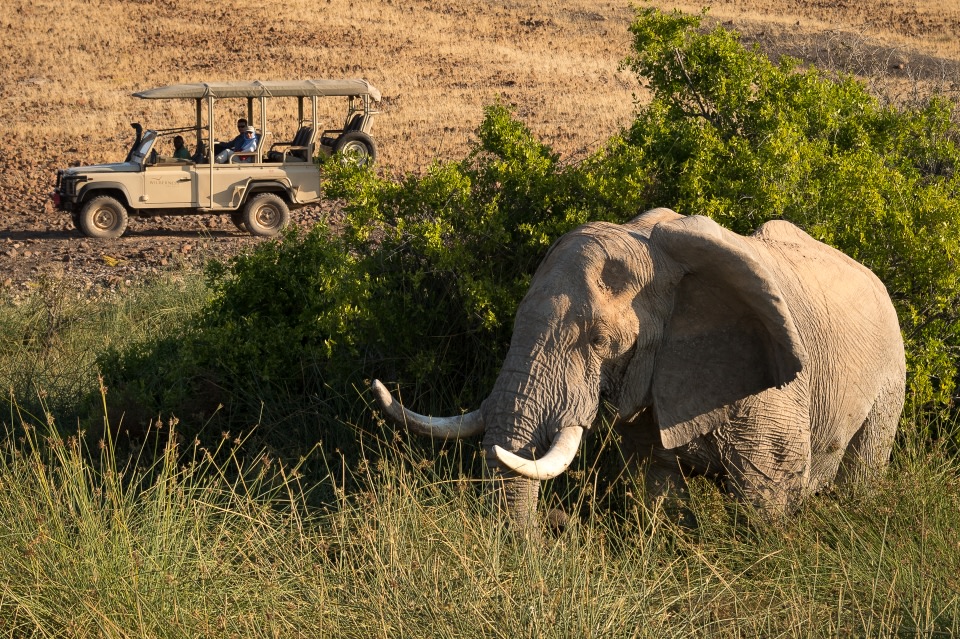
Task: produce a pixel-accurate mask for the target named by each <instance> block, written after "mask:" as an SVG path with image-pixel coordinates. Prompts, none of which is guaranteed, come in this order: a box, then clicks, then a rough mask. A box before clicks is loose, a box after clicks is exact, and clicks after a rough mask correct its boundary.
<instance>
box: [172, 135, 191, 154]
mask: <svg viewBox="0 0 960 639" xmlns="http://www.w3.org/2000/svg"><path fill="white" fill-rule="evenodd" d="M173 157H175V158H176V159H178V160H189V159H190V151H188V150H187V147H185V146H184V145H183V136H182V135H175V136H173Z"/></svg>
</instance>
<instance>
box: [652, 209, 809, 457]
mask: <svg viewBox="0 0 960 639" xmlns="http://www.w3.org/2000/svg"><path fill="white" fill-rule="evenodd" d="M650 243H651V246H652V247H656V249H659V251H660V252H661V253H662V254H663V255H665V256H666V258H667V259H671V260H673V261H675V262H676V263H677V264H679V265H680V267H681V271H682V272H683V276H682V277H681V279H680V281H679V283H678V284H677V288H676V297H675V301H674V305H673V312H672V314H671V315H670V317H669V319H668V321H667V322H666V326H665V327H664V336H663V341H662V344H661V348H660V350H659V352H658V354H657V357H656V362H655V368H654V374H653V403H654V410H655V412H656V416H657V421H658V422H659V425H660V435H661V439H662V441H663V445H664V446H665V447H666V448H675V447H677V446H681V445H683V444H686V443H688V442H690V441H691V440H692V439H694V438H695V437H697V436H699V435H702V434H704V433H706V432H709V431H710V430H712V429H714V428H716V426H717V425H718V424H719V423H720V421H721V420H722V419H723V412H722V410H720V409H722V408H723V407H725V406H729V405H731V404H732V403H733V402H736V401H737V400H740V399H743V398H745V397H748V396H750V395H753V394H755V393H758V392H760V391H762V390H765V389H768V388H775V387H776V388H779V387H782V386H783V385H784V384H787V383H789V382H790V381H792V380H793V379H794V378H795V377H796V376H797V374H798V373H799V372H800V370H801V368H802V367H803V365H804V362H805V361H806V352H805V350H804V348H803V345H802V344H801V342H800V337H799V335H798V333H797V329H796V327H795V326H794V322H793V317H792V315H791V313H790V309H789V308H788V306H787V303H786V300H785V299H784V295H783V292H782V291H781V288H780V285H779V284H778V282H777V281H776V279H774V277H773V274H772V272H771V270H770V269H769V268H768V267H767V265H766V264H765V263H764V259H763V257H762V256H761V254H760V253H759V252H758V251H757V249H756V247H755V245H754V244H753V243H752V242H751V240H748V239H747V238H744V237H742V236H740V235H737V234H735V233H732V232H731V231H728V230H726V229H724V228H722V227H721V226H719V225H718V224H717V223H716V222H714V221H712V220H710V219H709V218H706V217H699V216H696V217H685V218H681V219H678V220H673V221H667V222H663V223H661V224H658V225H657V226H656V227H654V229H653V231H652V233H651V236H650Z"/></svg>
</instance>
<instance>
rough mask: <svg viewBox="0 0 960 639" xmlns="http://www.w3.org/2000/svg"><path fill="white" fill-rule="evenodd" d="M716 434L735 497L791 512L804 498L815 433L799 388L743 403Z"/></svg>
mask: <svg viewBox="0 0 960 639" xmlns="http://www.w3.org/2000/svg"><path fill="white" fill-rule="evenodd" d="M715 434H716V439H717V447H718V450H719V453H720V458H721V460H722V464H723V467H724V470H725V474H726V477H725V484H726V489H727V490H728V491H729V492H730V493H732V494H734V495H736V496H738V497H740V498H741V499H743V500H744V501H747V502H751V503H753V504H755V505H756V506H758V507H760V508H762V509H764V510H767V511H773V512H785V511H787V510H789V509H790V508H791V507H792V506H793V505H794V504H795V503H796V502H797V501H799V499H800V498H801V497H802V496H803V495H804V492H805V490H806V489H807V486H808V485H809V479H810V458H811V450H810V428H809V418H808V411H807V408H806V405H805V403H804V402H803V401H802V393H799V392H797V389H790V388H789V386H788V387H787V388H785V389H779V390H778V389H769V390H767V391H764V392H763V393H760V394H759V395H756V396H753V397H750V398H748V399H746V400H744V401H743V402H741V403H740V404H739V405H738V406H737V407H736V410H734V411H732V413H731V415H730V418H729V421H728V422H727V423H726V424H724V426H722V427H721V428H719V429H717V431H716V433H715Z"/></svg>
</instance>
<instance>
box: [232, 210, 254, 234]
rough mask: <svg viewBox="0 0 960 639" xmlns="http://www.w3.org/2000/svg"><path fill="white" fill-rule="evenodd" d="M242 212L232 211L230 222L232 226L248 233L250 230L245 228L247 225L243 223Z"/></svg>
mask: <svg viewBox="0 0 960 639" xmlns="http://www.w3.org/2000/svg"><path fill="white" fill-rule="evenodd" d="M243 215H244V213H243V211H234V212H233V213H231V214H230V221H231V222H233V225H234V226H235V227H237V228H238V229H240V230H241V231H243V232H244V233H248V232H249V231H250V229H248V228H247V223H246V222H244V221H243Z"/></svg>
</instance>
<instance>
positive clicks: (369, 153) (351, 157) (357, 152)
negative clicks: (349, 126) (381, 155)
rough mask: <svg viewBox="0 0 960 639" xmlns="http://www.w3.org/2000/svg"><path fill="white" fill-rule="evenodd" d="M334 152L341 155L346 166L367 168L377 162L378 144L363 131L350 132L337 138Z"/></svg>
mask: <svg viewBox="0 0 960 639" xmlns="http://www.w3.org/2000/svg"><path fill="white" fill-rule="evenodd" d="M333 152H334V153H339V154H340V155H341V158H340V160H341V161H342V162H343V163H344V164H356V165H357V166H366V165H367V164H373V163H374V162H376V161H377V144H376V142H374V141H373V138H372V137H370V136H369V135H367V134H366V133H364V132H363V131H350V132H349V133H344V134H343V135H341V136H340V137H339V138H337V142H336V144H335V145H334V146H333Z"/></svg>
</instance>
